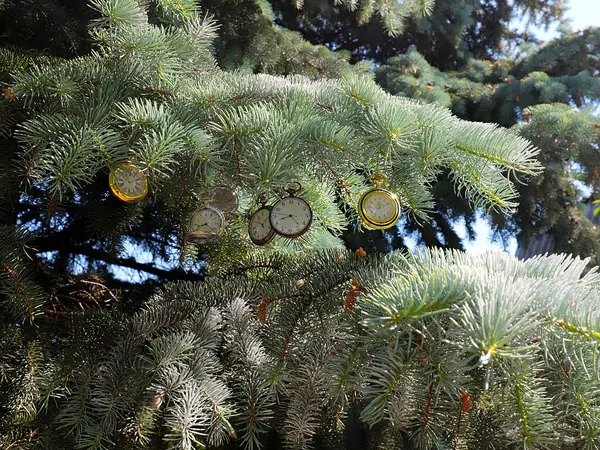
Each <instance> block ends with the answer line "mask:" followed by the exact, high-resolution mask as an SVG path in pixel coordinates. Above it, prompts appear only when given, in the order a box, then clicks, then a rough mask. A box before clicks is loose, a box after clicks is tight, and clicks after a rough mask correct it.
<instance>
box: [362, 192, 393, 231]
mask: <svg viewBox="0 0 600 450" xmlns="http://www.w3.org/2000/svg"><path fill="white" fill-rule="evenodd" d="M358 208H359V213H360V215H361V218H362V219H363V221H364V222H366V224H367V225H368V226H370V227H373V228H378V229H385V228H390V227H392V226H394V225H395V224H396V222H397V221H398V218H399V215H400V208H399V205H398V201H397V200H396V198H395V196H394V195H393V194H392V193H390V192H387V191H385V190H383V189H374V190H371V191H367V192H366V193H365V194H364V195H363V196H362V197H361V199H360V200H359V204H358Z"/></svg>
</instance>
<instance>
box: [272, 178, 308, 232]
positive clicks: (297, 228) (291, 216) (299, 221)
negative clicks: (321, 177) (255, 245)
mask: <svg viewBox="0 0 600 450" xmlns="http://www.w3.org/2000/svg"><path fill="white" fill-rule="evenodd" d="M297 184H298V189H290V188H288V189H286V191H287V193H288V194H289V196H288V197H284V198H282V199H281V200H278V201H277V202H275V204H274V205H273V207H272V208H271V212H270V214H269V222H270V223H271V227H272V228H273V231H275V233H277V234H278V235H280V236H283V237H286V238H292V239H293V238H298V237H300V236H302V235H303V234H304V233H306V232H307V231H308V230H309V229H310V225H311V224H312V219H313V211H312V209H311V207H310V205H309V204H308V202H307V201H306V200H304V199H303V198H300V197H296V196H295V193H296V192H298V191H299V190H300V189H301V187H300V185H299V183H297Z"/></svg>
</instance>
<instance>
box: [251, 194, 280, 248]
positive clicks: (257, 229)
mask: <svg viewBox="0 0 600 450" xmlns="http://www.w3.org/2000/svg"><path fill="white" fill-rule="evenodd" d="M258 203H259V204H260V205H261V206H260V208H258V209H257V210H256V211H254V213H253V214H252V216H251V217H250V221H249V222H248V235H249V236H250V240H251V241H252V243H253V244H255V245H267V244H268V243H269V242H271V241H272V240H273V238H274V237H275V230H273V227H272V226H271V220H270V216H271V210H272V207H271V206H268V205H266V204H265V203H266V198H264V197H261V198H260V199H259V200H258Z"/></svg>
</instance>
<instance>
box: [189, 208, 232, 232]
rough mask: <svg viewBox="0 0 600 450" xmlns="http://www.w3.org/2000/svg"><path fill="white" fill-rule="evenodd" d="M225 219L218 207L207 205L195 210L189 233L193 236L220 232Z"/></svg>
mask: <svg viewBox="0 0 600 450" xmlns="http://www.w3.org/2000/svg"><path fill="white" fill-rule="evenodd" d="M224 224H225V220H224V219H223V214H222V213H221V211H219V210H218V209H216V208H211V207H206V208H200V209H197V210H196V211H194V214H192V217H190V222H189V229H188V233H189V234H190V235H191V236H209V235H214V234H219V233H221V231H222V230H223V225H224Z"/></svg>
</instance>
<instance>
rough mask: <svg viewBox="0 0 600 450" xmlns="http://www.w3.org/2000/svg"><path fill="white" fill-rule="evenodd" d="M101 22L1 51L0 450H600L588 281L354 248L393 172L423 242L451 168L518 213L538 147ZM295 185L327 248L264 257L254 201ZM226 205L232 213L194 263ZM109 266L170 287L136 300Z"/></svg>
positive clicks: (466, 188) (560, 268) (477, 261)
mask: <svg viewBox="0 0 600 450" xmlns="http://www.w3.org/2000/svg"><path fill="white" fill-rule="evenodd" d="M91 6H92V8H93V11H94V13H93V20H92V21H91V22H90V24H89V33H90V34H91V36H92V38H93V42H94V45H95V48H94V51H93V52H92V53H91V54H89V55H87V56H83V57H78V58H74V59H69V60H66V59H58V58H48V57H37V56H32V55H28V54H23V53H20V52H19V51H13V50H6V49H4V50H2V53H1V57H2V58H3V61H6V62H7V64H10V69H9V70H5V69H2V72H0V73H1V74H2V76H3V77H4V79H3V82H4V83H6V85H5V86H3V91H2V92H3V99H2V101H1V103H0V113H1V114H2V116H1V117H0V127H1V128H0V136H1V138H2V139H3V140H2V146H1V147H0V164H1V165H2V169H3V172H2V173H3V175H2V177H1V178H0V181H1V182H2V186H3V189H2V191H0V220H1V221H2V222H1V226H0V307H1V308H2V313H3V314H2V316H1V317H2V319H1V322H0V327H1V328H0V446H2V447H3V448H52V449H62V448H64V449H69V450H70V449H74V448H78V449H90V450H91V449H140V448H146V449H163V448H180V449H186V450H187V449H190V450H191V449H194V448H205V447H208V448H245V449H258V448H281V447H284V448H290V449H306V448H344V447H345V446H347V445H350V441H351V437H350V436H351V435H352V433H354V432H356V430H357V429H359V428H360V426H361V425H360V423H362V424H365V425H366V426H368V427H373V429H374V430H375V432H371V433H369V432H365V433H364V436H363V439H365V440H366V443H365V445H366V446H367V445H368V446H369V447H370V448H376V446H384V447H385V448H395V447H396V448H397V447H400V443H401V442H403V441H406V442H408V444H407V445H410V446H412V447H414V448H419V449H429V448H432V447H437V448H445V447H448V446H454V447H456V448H473V449H476V448H483V447H485V446H487V447H488V448H511V446H513V443H514V445H515V446H519V447H524V448H531V449H533V448H540V449H541V448H547V447H548V446H551V445H557V446H559V445H560V446H562V447H563V448H567V449H571V448H572V449H577V448H582V447H586V446H587V447H588V448H595V447H596V446H597V445H598V444H597V442H596V440H597V438H596V436H597V435H598V430H599V426H600V424H599V423H598V420H597V414H596V412H595V411H596V408H597V406H596V405H597V387H596V384H597V373H596V372H597V344H596V341H597V338H598V337H599V335H598V333H599V332H600V330H599V327H598V317H597V310H596V305H595V302H594V301H593V300H594V293H595V292H596V291H597V289H598V284H599V279H598V275H597V274H596V272H595V271H590V272H588V273H586V274H584V269H585V267H586V263H587V261H585V260H578V259H572V258H567V257H551V258H540V259H534V260H530V261H527V262H524V263H523V262H518V261H516V260H515V259H513V258H510V257H508V256H500V255H491V254H490V255H484V256H481V257H469V256H466V255H464V254H460V253H442V252H437V251H426V252H422V253H419V254H417V255H415V256H409V255H404V254H401V253H394V254H390V255H388V256H374V257H365V254H364V252H362V253H357V254H351V253H347V252H345V251H343V250H340V249H339V248H336V247H340V245H339V244H340V242H339V239H338V236H339V234H340V233H341V231H342V230H343V229H344V228H346V227H347V226H348V223H349V221H352V220H355V219H356V201H357V198H358V196H359V194H360V193H361V192H362V191H363V190H364V189H366V188H367V186H368V183H367V180H368V177H369V176H370V175H371V174H373V172H376V171H379V172H382V173H384V174H385V175H387V179H388V181H389V184H390V186H389V188H390V189H391V190H393V191H395V192H397V193H398V195H399V197H400V201H401V204H402V207H403V211H404V213H405V214H409V215H411V216H412V217H413V218H414V219H415V220H416V219H418V220H423V221H425V220H427V218H428V211H429V210H430V209H431V208H432V195H431V193H430V185H431V183H432V182H433V181H434V180H435V179H436V177H437V176H438V175H439V174H440V173H441V172H442V171H444V172H445V173H447V174H448V176H449V178H450V179H451V180H452V183H453V186H454V188H455V189H456V191H457V192H460V193H461V195H464V196H466V198H468V199H469V201H471V202H472V203H473V204H474V205H476V206H477V205H480V206H482V207H483V208H486V209H487V210H491V211H498V212H510V211H511V210H513V209H514V208H515V207H516V190H515V187H514V186H513V183H512V181H511V177H513V175H530V176H533V175H535V174H537V173H538V172H539V171H540V166H539V164H538V162H537V160H536V155H537V153H538V150H537V149H536V148H535V147H533V146H532V145H531V144H530V143H529V141H527V140H526V139H524V138H523V137H520V136H518V135H517V134H515V133H513V132H511V131H509V130H506V129H503V128H499V127H497V126H495V125H488V124H482V123H473V122H466V121H463V120H461V119H458V118H457V117H455V116H453V115H452V114H451V113H450V112H449V111H448V110H447V109H445V108H443V107H441V106H435V105H426V104H420V103H415V102H413V101H410V100H407V99H404V98H399V97H394V96H391V95H390V94H387V93H385V92H384V91H383V90H382V89H381V88H379V87H378V86H377V85H376V84H375V83H374V81H373V80H371V79H370V78H368V77H366V76H360V75H357V74H355V73H349V74H347V75H346V76H345V77H343V78H342V79H340V80H326V79H308V78H305V77H302V76H297V75H296V76H289V77H285V78H284V77H275V76H271V75H265V74H260V75H250V74H244V73H241V72H224V71H223V70H221V69H220V68H219V67H218V66H217V63H216V60H215V58H214V56H213V54H212V53H211V43H212V41H213V39H214V38H215V36H216V32H217V25H216V24H215V22H214V21H213V20H212V18H211V17H209V16H207V15H205V14H203V13H201V12H199V11H197V10H196V9H195V4H194V2H192V1H179V2H171V1H167V0H157V1H156V2H147V3H145V4H144V5H143V6H140V4H138V2H137V1H135V0H93V1H92V2H91ZM146 8H147V9H146ZM350 72H352V71H350ZM315 78H317V77H315ZM123 162H131V163H134V164H135V165H137V166H138V167H140V168H142V169H143V170H144V171H145V173H146V176H147V177H148V179H149V183H150V191H149V194H148V196H147V197H146V198H144V199H143V200H140V201H138V202H136V203H131V204H126V203H124V202H121V201H120V200H118V199H116V198H114V197H113V196H111V195H110V194H109V191H108V174H109V171H110V170H111V169H112V168H113V167H114V166H115V165H117V164H119V163H123ZM291 182H298V183H300V185H301V187H302V189H301V191H300V192H299V195H301V196H302V197H303V198H305V199H306V200H307V201H308V202H309V204H310V205H311V206H312V208H313V209H314V213H315V214H314V215H315V222H314V224H313V226H312V227H311V230H310V231H309V233H307V234H306V235H305V236H303V237H302V239H298V240H293V241H286V240H283V239H279V240H278V241H277V242H275V243H274V244H273V245H272V246H270V247H268V248H266V249H256V248H254V247H252V245H251V244H250V243H249V241H248V239H247V219H248V217H247V216H248V213H250V212H252V211H253V210H254V209H256V208H257V202H256V198H257V197H258V196H259V195H265V196H267V198H271V199H276V198H279V196H281V195H283V189H284V188H285V187H286V185H288V184H289V183H291ZM223 183H224V184H228V185H230V186H232V187H234V188H235V189H236V191H237V192H238V195H239V196H240V199H241V202H240V203H241V205H240V209H239V211H238V215H237V217H234V218H230V219H229V222H228V225H227V229H226V232H225V233H224V234H223V235H222V236H221V238H220V240H219V241H218V242H217V243H210V244H198V243H197V242H190V241H189V240H188V239H187V237H186V234H187V230H186V227H187V221H188V218H189V216H190V214H191V213H192V211H193V210H194V209H195V208H196V206H197V204H198V201H199V199H201V197H202V195H203V192H204V191H205V189H207V188H209V187H212V186H214V185H217V184H223ZM4 188H5V189H4ZM132 244H133V245H136V246H139V247H141V248H143V249H145V250H146V251H149V252H151V253H152V255H153V257H154V258H155V260H156V261H155V262H154V263H152V264H145V263H141V262H139V261H136V260H134V259H131V258H128V257H125V256H123V254H124V253H125V252H124V251H123V250H124V249H125V248H126V247H127V246H128V245H132ZM199 256H200V257H202V258H204V259H205V261H204V262H205V263H206V267H205V270H204V272H203V273H202V274H200V273H199V272H198V270H197V266H194V265H193V263H194V262H196V261H197V260H198V257H199ZM82 257H83V258H82ZM161 260H164V261H167V262H169V263H170V264H171V267H168V268H161V267H160V265H159V264H158V262H159V261H161ZM81 264H84V267H83V270H82V269H81V267H80V265H81ZM85 264H87V265H85ZM110 264H114V265H118V266H121V267H130V268H134V269H141V270H144V271H146V272H147V273H149V274H151V275H153V276H154V278H155V282H156V283H158V282H162V281H167V280H177V281H175V282H171V283H166V284H164V285H161V287H160V288H159V289H153V286H152V285H151V286H149V291H151V294H149V295H146V296H147V297H149V300H147V301H144V298H143V297H144V295H143V294H142V293H141V292H140V290H139V289H138V290H135V291H134V289H133V288H132V286H131V285H130V284H128V283H125V282H123V283H120V284H119V288H120V289H119V290H118V291H115V290H114V289H110V288H109V287H108V286H107V285H106V284H108V283H107V282H105V280H104V279H103V278H102V277H101V276H100V274H104V275H106V276H107V277H108V276H109V274H110V272H109V271H108V270H107V269H108V267H109V265H110ZM173 265H177V266H178V267H177V268H175V267H173ZM203 278H204V279H203ZM199 280H202V281H199ZM132 291H133V293H132ZM140 297H141V298H140ZM134 300H135V303H134ZM140 304H141V306H140ZM344 428H346V430H345V431H344Z"/></svg>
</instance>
